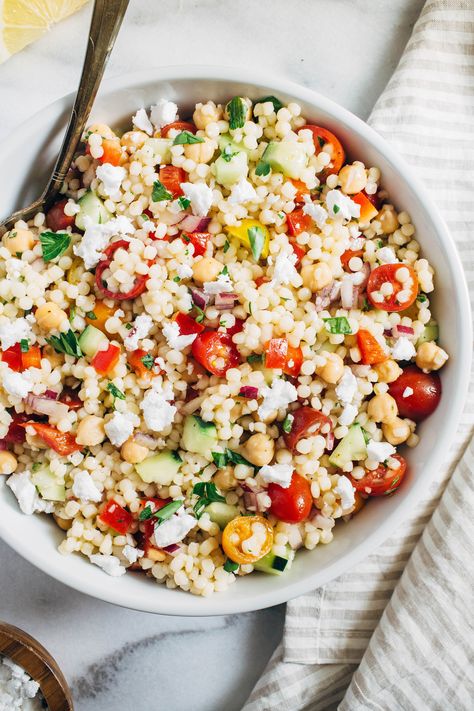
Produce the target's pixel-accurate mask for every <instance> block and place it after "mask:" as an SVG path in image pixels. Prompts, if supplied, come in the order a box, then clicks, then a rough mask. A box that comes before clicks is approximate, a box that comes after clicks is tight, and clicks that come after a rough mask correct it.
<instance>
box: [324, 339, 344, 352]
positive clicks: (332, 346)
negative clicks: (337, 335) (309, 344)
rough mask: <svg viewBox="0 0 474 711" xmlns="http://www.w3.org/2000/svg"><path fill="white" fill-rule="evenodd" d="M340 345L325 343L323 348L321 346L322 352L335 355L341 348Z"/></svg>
mask: <svg viewBox="0 0 474 711" xmlns="http://www.w3.org/2000/svg"><path fill="white" fill-rule="evenodd" d="M340 345H341V344H340V343H337V344H336V343H331V341H324V343H323V344H322V346H320V348H319V350H320V351H325V352H326V353H335V352H336V351H337V349H338V348H339V346H340Z"/></svg>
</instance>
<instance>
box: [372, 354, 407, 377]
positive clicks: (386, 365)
mask: <svg viewBox="0 0 474 711" xmlns="http://www.w3.org/2000/svg"><path fill="white" fill-rule="evenodd" d="M374 370H375V372H376V373H377V375H378V376H379V383H393V382H394V381H395V380H396V379H397V378H398V377H400V375H401V374H402V373H403V371H402V369H401V368H400V366H399V365H398V363H397V362H396V361H394V360H392V359H391V358H388V360H384V362H383V363H378V364H377V365H374Z"/></svg>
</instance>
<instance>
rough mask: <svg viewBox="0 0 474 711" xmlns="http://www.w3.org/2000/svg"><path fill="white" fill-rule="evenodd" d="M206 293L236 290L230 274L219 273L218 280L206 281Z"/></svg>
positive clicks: (204, 285) (204, 286)
mask: <svg viewBox="0 0 474 711" xmlns="http://www.w3.org/2000/svg"><path fill="white" fill-rule="evenodd" d="M203 288H204V293H205V294H223V293H228V292H231V291H233V290H234V285H233V284H232V282H231V280H230V277H229V275H228V274H219V276H218V277H217V281H205V282H204V284H203Z"/></svg>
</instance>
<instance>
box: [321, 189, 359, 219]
mask: <svg viewBox="0 0 474 711" xmlns="http://www.w3.org/2000/svg"><path fill="white" fill-rule="evenodd" d="M326 205H327V206H328V209H329V214H330V215H331V216H334V217H343V218H344V219H345V220H350V219H351V217H359V216H360V205H358V204H357V203H356V202H354V201H353V200H351V199H350V197H348V196H347V195H344V193H341V191H340V190H330V191H329V192H328V193H327V195H326Z"/></svg>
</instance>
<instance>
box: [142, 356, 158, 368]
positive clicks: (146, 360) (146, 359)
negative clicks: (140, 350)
mask: <svg viewBox="0 0 474 711" xmlns="http://www.w3.org/2000/svg"><path fill="white" fill-rule="evenodd" d="M140 360H141V362H142V363H143V365H144V366H145V368H147V370H151V369H152V368H153V364H154V362H155V359H154V358H153V356H152V355H150V353H147V354H146V355H144V356H142V357H141V358H140Z"/></svg>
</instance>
